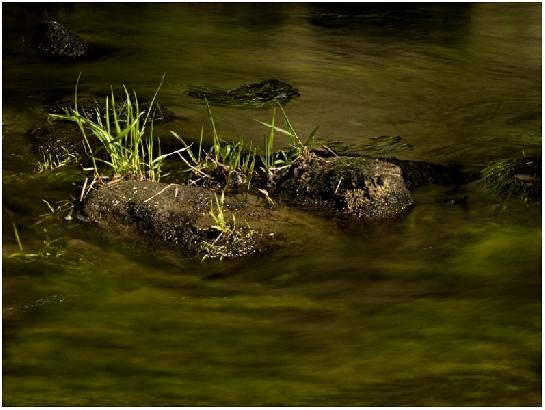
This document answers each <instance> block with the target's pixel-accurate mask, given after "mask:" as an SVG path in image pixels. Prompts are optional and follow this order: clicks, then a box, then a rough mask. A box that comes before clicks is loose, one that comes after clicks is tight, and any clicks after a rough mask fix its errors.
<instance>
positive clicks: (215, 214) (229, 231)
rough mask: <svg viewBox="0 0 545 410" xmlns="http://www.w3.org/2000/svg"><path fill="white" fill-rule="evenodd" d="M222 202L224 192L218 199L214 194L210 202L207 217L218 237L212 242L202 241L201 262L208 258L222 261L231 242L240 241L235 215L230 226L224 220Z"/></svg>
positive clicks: (227, 252)
mask: <svg viewBox="0 0 545 410" xmlns="http://www.w3.org/2000/svg"><path fill="white" fill-rule="evenodd" d="M214 202H215V206H214ZM224 202H225V190H223V191H221V196H220V198H219V199H218V196H217V195H216V194H215V193H214V201H211V202H210V211H209V215H210V217H211V218H212V220H213V221H214V224H213V225H212V226H211V228H212V229H214V230H216V231H218V232H219V235H218V236H217V237H216V238H215V239H214V240H213V241H203V243H202V244H201V252H202V253H203V257H202V259H201V261H202V262H204V261H205V260H206V259H208V258H215V259H219V260H223V258H224V257H227V256H229V250H230V249H233V246H232V245H233V242H234V243H235V244H236V243H237V242H239V241H240V240H241V239H242V237H241V232H240V231H239V230H237V228H236V222H235V215H234V214H232V218H233V221H232V223H231V224H229V223H228V222H227V221H226V220H225V214H224V213H223V207H224ZM229 244H230V245H231V246H229Z"/></svg>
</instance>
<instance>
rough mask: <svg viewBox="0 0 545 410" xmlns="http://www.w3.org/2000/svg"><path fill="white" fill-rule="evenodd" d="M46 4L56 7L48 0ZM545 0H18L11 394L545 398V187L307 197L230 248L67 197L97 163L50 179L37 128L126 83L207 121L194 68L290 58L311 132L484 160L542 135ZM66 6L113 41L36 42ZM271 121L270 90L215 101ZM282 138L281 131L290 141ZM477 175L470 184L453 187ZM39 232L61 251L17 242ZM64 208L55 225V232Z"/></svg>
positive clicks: (410, 153)
mask: <svg viewBox="0 0 545 410" xmlns="http://www.w3.org/2000/svg"><path fill="white" fill-rule="evenodd" d="M46 8H47V14H46V13H45V11H44V9H46ZM540 16H541V6H540V5H539V4H506V3H503V4H471V5H463V4H448V5H433V4H431V5H420V6H414V5H407V6H403V7H401V6H399V5H395V6H394V5H365V4H361V5H360V4H351V5H348V6H332V5H324V4H321V5H310V4H270V5H265V6H261V5H260V6H259V7H257V6H255V5H250V4H245V5H242V4H240V5H233V4H230V5H227V4H225V5H222V4H191V5H183V4H161V5H155V4H138V5H137V6H136V5H130V6H129V5H122V4H117V5H107V4H100V5H99V4H95V5H86V4H75V5H70V4H68V5H59V6H55V7H51V6H43V5H40V6H34V7H25V8H23V7H22V6H20V5H14V4H11V5H5V6H4V5H3V60H2V66H3V79H2V86H3V107H2V109H3V118H2V122H3V225H2V229H3V254H4V259H3V331H4V336H3V343H4V344H3V394H4V398H3V400H4V404H6V405H18V406H25V405H226V406H227V405H355V406H372V405H377V406H380V405H538V404H540V403H541V393H540V386H541V274H540V272H541V268H540V266H541V209H540V205H536V204H524V203H517V202H510V201H507V202H504V203H503V204H502V205H500V203H499V201H498V200H497V199H496V198H493V197H490V196H488V195H486V194H484V193H482V192H481V191H480V190H479V188H478V186H477V185H476V184H474V183H472V184H469V185H466V186H464V187H459V188H458V189H457V190H456V191H454V192H453V191H452V187H427V188H422V189H420V190H419V191H417V192H416V193H415V201H416V203H417V205H416V206H415V207H414V208H413V209H412V210H411V211H410V212H408V214H406V215H404V216H403V217H401V218H399V219H398V220H396V221H393V222H391V223H388V224H377V225H372V226H353V225H351V226H347V224H346V223H345V222H344V221H340V220H335V219H324V218H321V217H320V216H318V215H305V216H301V226H300V227H294V230H298V231H300V234H299V235H298V236H297V239H296V240H294V242H293V243H290V244H289V246H287V247H284V248H281V249H278V250H275V251H273V252H270V253H268V254H266V255H262V256H259V257H255V258H250V259H248V260H244V261H229V262H222V263H220V262H211V263H204V264H201V263H200V262H199V260H197V259H193V258H186V257H182V256H180V255H178V254H177V253H175V252H172V251H169V250H165V249H161V248H157V247H150V246H149V245H147V244H145V243H142V242H141V241H127V240H121V239H120V238H118V237H116V236H114V235H109V234H106V233H104V232H102V231H100V230H99V229H98V228H96V227H94V226H89V225H86V224H82V223H79V222H77V221H72V222H69V221H65V220H64V219H63V218H62V216H61V217H59V218H50V219H49V220H47V221H45V222H43V223H42V224H39V225H34V224H35V222H36V221H37V220H38V219H39V217H40V215H42V214H44V213H46V211H47V208H46V207H45V205H44V204H43V202H42V199H46V200H48V201H50V202H51V203H54V202H56V201H60V200H63V199H67V198H68V197H69V195H77V193H78V189H77V186H75V185H73V184H76V185H77V184H78V183H79V182H80V181H81V178H82V173H81V172H78V171H77V170H74V171H72V172H63V173H60V174H57V177H56V178H46V177H44V176H39V175H36V174H35V173H34V168H35V165H36V162H37V161H38V160H39V159H40V158H39V157H37V156H36V155H35V154H33V153H32V151H31V149H30V142H29V140H28V137H27V136H26V135H25V133H26V132H27V131H28V129H30V128H32V127H35V126H39V125H43V122H44V121H45V117H44V114H43V112H42V106H43V104H46V103H48V102H51V101H54V100H56V99H58V98H65V97H69V96H70V95H71V93H72V91H73V87H74V84H75V79H76V78H77V75H78V73H79V72H82V73H83V75H82V82H81V92H82V93H83V94H87V95H104V94H105V93H106V92H108V90H109V86H110V85H113V86H114V87H120V86H121V85H122V84H126V85H127V86H128V87H130V88H133V89H135V90H136V91H137V92H138V93H139V95H151V94H152V93H153V91H154V89H155V87H156V86H157V84H158V83H159V80H160V78H161V76H162V74H163V73H166V81H165V83H164V86H163V88H162V89H161V93H160V101H161V103H162V104H164V105H168V107H169V108H170V109H171V110H172V111H174V112H175V114H176V115H177V119H176V120H175V122H173V123H170V124H168V125H167V126H165V127H163V128H160V129H159V133H160V135H164V136H166V135H167V134H168V131H169V130H170V129H173V130H175V131H177V132H178V133H180V134H183V135H184V136H188V137H190V136H195V135H197V134H198V132H199V131H200V127H201V125H203V124H205V125H206V126H207V124H206V121H207V120H206V111H205V107H203V105H202V103H201V102H200V101H197V100H192V99H191V98H189V97H188V96H187V95H186V94H185V92H186V90H187V87H188V86H190V85H210V86H216V87H237V86H239V85H240V84H243V83H251V82H257V81H261V80H264V79H266V78H279V79H281V80H283V81H287V82H289V83H291V84H293V85H294V86H296V87H297V88H299V91H300V93H301V97H300V98H298V99H295V100H293V101H291V102H289V103H288V104H287V105H286V110H287V112H288V114H289V116H290V119H291V121H292V122H293V123H294V124H295V125H296V128H298V129H299V130H301V131H300V132H301V133H305V132H310V131H311V130H312V129H313V128H314V127H315V126H316V125H320V131H319V137H320V138H321V139H322V140H324V141H326V140H331V141H341V142H342V143H343V144H346V145H350V144H353V145H354V146H355V147H356V148H357V146H359V145H362V144H366V143H368V142H369V141H370V140H371V138H372V137H376V136H380V135H389V136H393V135H399V136H401V138H402V141H403V142H404V143H407V144H410V145H411V146H412V149H403V150H400V151H398V152H395V153H394V154H395V155H397V156H399V157H402V158H410V159H422V160H428V161H434V162H440V163H447V162H451V161H455V162H457V163H459V164H461V165H462V166H463V167H466V168H468V169H469V168H474V167H480V166H483V165H484V164H486V163H488V162H489V161H492V160H495V159H499V158H504V157H517V156H520V155H522V152H523V150H524V153H525V154H526V155H530V154H535V153H540V151H541V91H540V90H541V17H540ZM44 18H54V19H57V20H59V21H60V22H62V23H64V24H66V25H67V26H69V27H72V28H74V29H76V30H78V31H79V32H80V33H81V34H82V35H83V36H85V37H86V38H88V39H91V40H93V41H95V42H98V43H101V44H104V45H108V46H110V47H111V48H112V52H111V53H110V54H109V55H106V56H104V57H103V58H101V59H99V60H97V61H88V62H81V63H77V64H57V63H48V62H44V61H42V60H39V59H38V58H36V56H35V55H34V54H33V52H32V50H31V49H30V48H29V47H28V45H27V43H23V39H24V40H25V42H27V41H28V39H29V38H30V36H31V34H32V30H33V27H35V25H36V24H37V23H38V22H39V21H41V20H43V19H44ZM214 115H215V117H216V121H217V123H218V124H219V128H220V130H221V131H222V132H223V133H224V135H228V136H231V137H232V138H239V137H240V136H243V137H244V138H247V139H252V140H253V141H255V143H256V144H261V142H262V138H263V135H264V134H265V133H266V130H265V129H264V128H263V127H262V126H260V125H259V124H258V123H257V122H256V121H254V119H259V120H268V119H269V118H270V116H271V110H270V109H262V110H248V109H246V110H239V109H232V108H226V107H215V108H214ZM277 143H278V145H282V144H283V141H281V140H279V141H277ZM466 194H467V195H469V196H470V199H469V203H468V207H466V208H460V207H449V206H447V205H445V203H444V200H445V199H446V198H449V197H452V196H453V195H454V196H463V195H466ZM12 222H15V223H16V224H17V226H18V228H19V232H20V235H21V238H22V240H23V243H24V246H25V248H26V249H25V250H28V251H37V250H40V249H43V248H44V245H43V241H44V240H53V239H59V240H58V241H57V242H55V243H54V244H53V245H52V246H54V247H57V248H58V250H62V251H63V255H62V256H60V257H51V256H50V257H39V258H32V259H21V258H7V257H6V256H7V255H9V254H11V253H13V252H15V251H16V248H17V247H16V242H15V238H14V236H13V230H12V225H11V224H12ZM44 229H46V232H44Z"/></svg>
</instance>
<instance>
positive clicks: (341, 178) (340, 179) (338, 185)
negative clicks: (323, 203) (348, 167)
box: [333, 177, 343, 195]
mask: <svg viewBox="0 0 545 410" xmlns="http://www.w3.org/2000/svg"><path fill="white" fill-rule="evenodd" d="M342 180H343V177H340V178H339V183H338V184H337V188H335V192H334V194H333V195H337V191H338V190H339V187H340V186H341V182H342Z"/></svg>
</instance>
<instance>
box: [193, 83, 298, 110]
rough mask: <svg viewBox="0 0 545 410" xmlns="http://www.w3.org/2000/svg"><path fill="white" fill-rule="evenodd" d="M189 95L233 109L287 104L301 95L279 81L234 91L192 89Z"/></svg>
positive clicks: (243, 86) (250, 85)
mask: <svg viewBox="0 0 545 410" xmlns="http://www.w3.org/2000/svg"><path fill="white" fill-rule="evenodd" d="M187 94H188V95H189V96H190V97H192V98H197V99H200V100H204V99H206V100H207V101H208V102H209V103H210V104H213V105H227V106H232V107H268V106H271V105H276V104H284V103H287V102H288V101H289V100H291V99H292V98H295V97H298V96H299V95H300V94H299V91H297V89H296V88H294V87H292V86H291V85H290V84H288V83H285V82H283V81H280V80H277V79H269V80H265V81H261V82H259V83H254V84H245V85H242V86H240V87H238V88H233V89H223V88H215V87H191V88H190V89H189V91H188V93H187Z"/></svg>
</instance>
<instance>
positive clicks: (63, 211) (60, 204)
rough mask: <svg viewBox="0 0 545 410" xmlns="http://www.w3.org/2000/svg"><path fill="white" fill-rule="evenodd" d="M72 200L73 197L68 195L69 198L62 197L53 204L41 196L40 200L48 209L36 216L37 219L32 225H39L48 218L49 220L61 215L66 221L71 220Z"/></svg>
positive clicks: (72, 211)
mask: <svg viewBox="0 0 545 410" xmlns="http://www.w3.org/2000/svg"><path fill="white" fill-rule="evenodd" d="M74 200H75V198H73V197H70V199H69V200H68V199H63V200H61V201H57V203H56V204H55V205H51V204H50V203H49V201H47V200H45V199H43V198H42V202H43V203H44V204H45V206H46V207H47V209H48V212H47V213H44V214H41V215H40V216H39V217H38V220H37V221H36V222H35V223H34V225H40V224H42V223H44V222H46V221H48V220H51V219H52V218H57V217H59V216H61V215H64V219H65V220H67V221H71V220H72V219H73V217H72V214H73V213H74V207H75V205H74Z"/></svg>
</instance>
